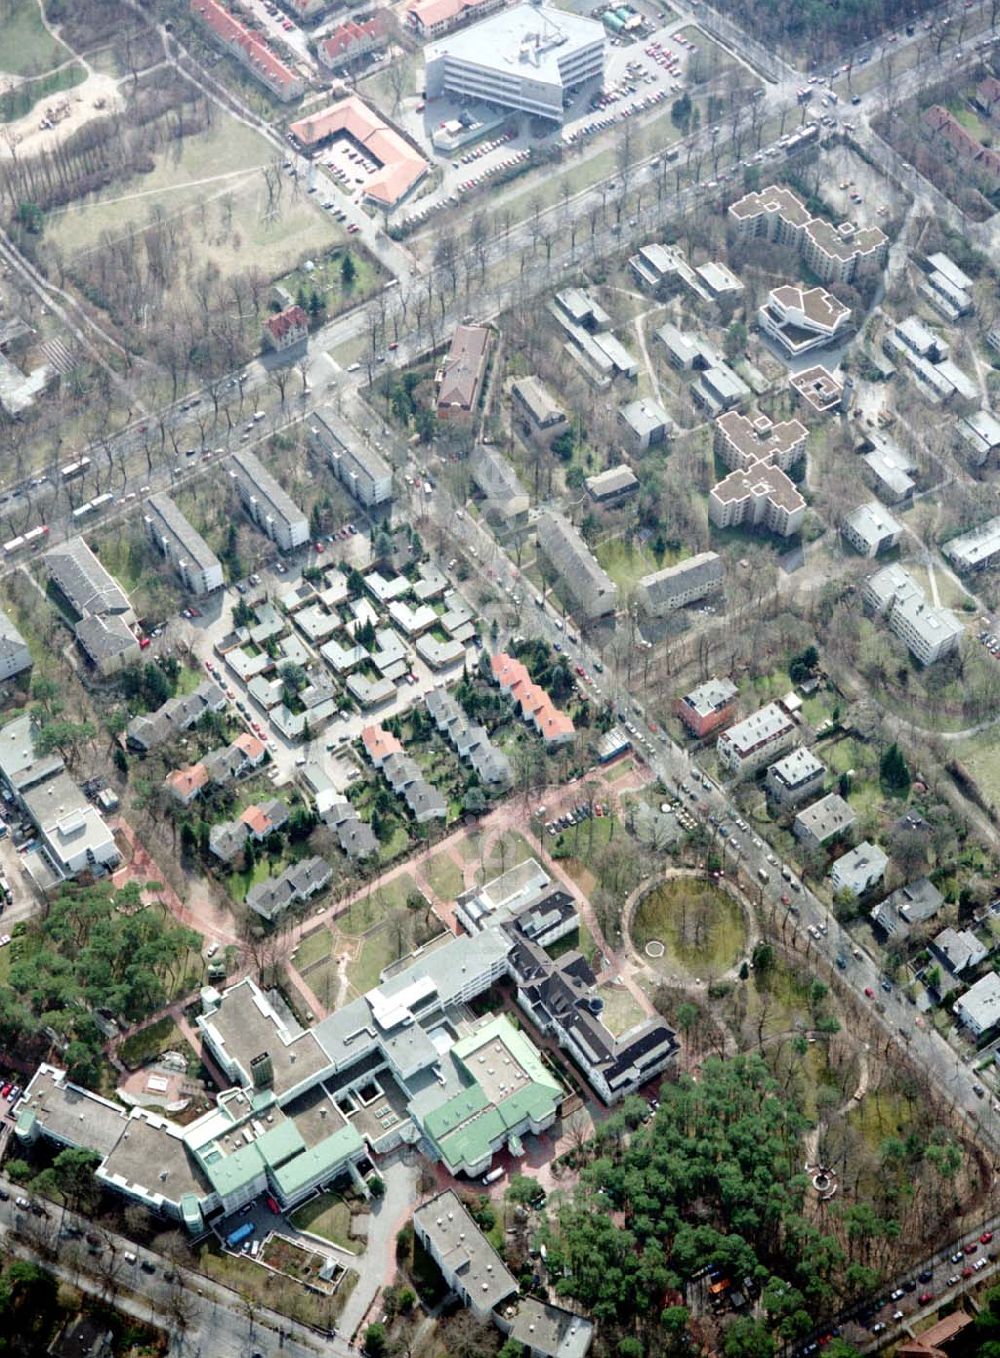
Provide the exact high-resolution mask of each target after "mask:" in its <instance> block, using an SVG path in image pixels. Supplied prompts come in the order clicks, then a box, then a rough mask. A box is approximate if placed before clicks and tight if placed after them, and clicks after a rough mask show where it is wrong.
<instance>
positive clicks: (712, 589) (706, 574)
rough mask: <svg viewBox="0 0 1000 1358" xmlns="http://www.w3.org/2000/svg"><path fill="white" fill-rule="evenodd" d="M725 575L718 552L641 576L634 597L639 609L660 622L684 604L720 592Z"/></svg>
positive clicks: (699, 554)
mask: <svg viewBox="0 0 1000 1358" xmlns="http://www.w3.org/2000/svg"><path fill="white" fill-rule="evenodd" d="M724 578H725V571H724V569H723V565H722V558H721V557H720V556H719V554H718V553H717V552H699V553H698V555H697V556H691V557H688V558H687V560H686V561H679V562H678V563H677V565H676V566H666V567H665V568H664V569H663V570H662V571H654V572H653V573H652V574H651V575H644V576H643V577H642V579H641V580H640V581H639V586H638V589H637V591H636V595H637V598H638V601H639V607H640V608H641V609H642V610H643V612H644V613H647V614H648V615H649V616H650V617H652V618H662V617H665V616H666V615H667V614H668V613H672V612H674V610H675V609H678V608H683V607H684V605H685V604H691V603H695V602H696V601H697V600H698V599H704V598H706V597H707V596H708V595H709V594H714V593H716V592H717V591H718V590H720V589H721V588H722V585H723V580H724Z"/></svg>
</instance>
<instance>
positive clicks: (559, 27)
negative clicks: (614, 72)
mask: <svg viewBox="0 0 1000 1358" xmlns="http://www.w3.org/2000/svg"><path fill="white" fill-rule="evenodd" d="M424 67H425V80H426V89H427V98H428V99H439V98H441V97H442V96H443V95H445V94H450V95H452V96H456V97H458V98H460V99H461V98H464V99H469V100H476V101H478V102H481V103H487V104H493V105H496V106H499V107H500V108H510V109H518V110H520V111H521V112H523V113H530V114H532V115H533V116H535V117H538V118H548V119H551V120H552V121H554V122H561V121H562V118H563V111H564V109H565V108H566V105H567V103H568V102H569V98H570V96H571V95H572V93H573V92H574V91H575V90H578V89H579V88H580V87H581V86H583V85H586V84H588V83H590V82H593V83H594V84H595V86H596V85H597V84H599V82H600V80H601V78H602V77H603V74H604V28H603V26H602V25H601V24H599V23H596V22H595V21H594V20H593V19H584V18H582V17H580V16H579V15H577V14H572V13H569V12H568V11H566V10H557V9H550V8H548V7H547V6H544V5H531V4H522V5H516V6H514V7H513V8H512V9H506V10H501V11H500V12H499V13H497V14H493V15H491V16H490V17H489V18H488V19H484V20H483V21H482V22H481V23H478V24H473V25H472V26H471V27H470V28H466V29H463V30H462V31H460V32H455V33H449V34H448V35H447V36H446V37H443V38H440V39H438V40H437V41H436V42H431V43H429V44H428V45H427V47H425V48H424Z"/></svg>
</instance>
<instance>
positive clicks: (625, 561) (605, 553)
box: [595, 538, 679, 594]
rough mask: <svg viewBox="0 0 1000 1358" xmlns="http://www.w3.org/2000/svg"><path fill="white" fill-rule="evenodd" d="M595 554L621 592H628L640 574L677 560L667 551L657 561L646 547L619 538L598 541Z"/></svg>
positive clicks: (650, 572) (669, 564)
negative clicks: (661, 558)
mask: <svg viewBox="0 0 1000 1358" xmlns="http://www.w3.org/2000/svg"><path fill="white" fill-rule="evenodd" d="M595 555H596V557H597V559H598V561H599V562H600V563H601V565H602V566H603V567H604V569H605V570H606V571H607V573H608V574H609V575H610V576H611V578H612V580H613V581H614V582H615V584H616V585H617V586H618V588H619V589H620V590H621V591H622V593H623V594H630V593H631V592H632V591H633V590H634V589H635V587H636V585H637V584H638V583H639V580H640V579H641V578H642V576H644V575H652V573H653V571H658V570H662V569H663V567H664V566H672V565H673V564H674V561H675V560H679V557H677V556H676V555H675V554H673V553H670V552H667V553H665V555H664V557H663V560H662V561H659V560H657V558H656V557H655V556H654V555H653V553H652V552H651V551H650V550H649V548H648V547H644V546H642V545H641V544H640V543H638V542H625V541H623V539H621V538H611V539H610V540H609V541H607V542H601V543H599V544H598V546H597V550H596V552H595Z"/></svg>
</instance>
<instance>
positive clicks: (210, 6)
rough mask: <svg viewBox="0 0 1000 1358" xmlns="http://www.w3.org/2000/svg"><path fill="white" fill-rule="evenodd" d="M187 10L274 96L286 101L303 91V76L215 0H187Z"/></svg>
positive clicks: (296, 96)
mask: <svg viewBox="0 0 1000 1358" xmlns="http://www.w3.org/2000/svg"><path fill="white" fill-rule="evenodd" d="M190 10H191V14H192V15H193V16H194V18H195V19H197V20H198V21H199V22H200V23H202V24H204V26H205V27H206V28H207V29H208V30H209V32H210V33H211V34H212V36H213V37H214V38H215V39H216V41H217V42H218V43H219V44H220V46H222V47H224V48H225V49H226V51H227V52H229V53H231V55H232V56H234V57H235V58H236V60H237V61H238V62H239V63H240V65H242V66H245V67H246V69H247V70H248V71H249V72H250V74H251V75H252V76H253V77H254V79H255V80H259V81H260V83H261V84H262V85H264V86H266V87H267V89H269V90H270V91H271V93H272V94H273V95H274V97H275V98H276V99H280V100H281V101H282V103H288V102H289V101H290V100H292V99H297V98H298V97H299V95H300V94H302V93H303V91H304V90H305V82H304V81H303V80H302V77H301V76H300V75H297V74H296V72H295V71H293V70H292V69H291V67H290V66H286V65H285V63H284V62H283V61H281V60H279V58H278V57H277V56H276V55H275V54H274V52H273V51H272V50H271V48H270V47H269V46H268V44H267V43H266V42H265V41H264V40H263V39H262V38H260V37H259V36H258V35H257V34H256V33H253V32H251V30H250V29H248V28H246V27H245V26H244V25H243V24H242V23H240V22H239V20H238V19H235V18H234V17H233V15H232V14H230V13H229V11H228V10H227V9H226V8H225V7H224V6H223V5H220V4H218V3H217V0H190Z"/></svg>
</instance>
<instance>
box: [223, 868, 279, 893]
mask: <svg viewBox="0 0 1000 1358" xmlns="http://www.w3.org/2000/svg"><path fill="white" fill-rule="evenodd" d="M283 867H284V864H280V863H279V864H278V865H277V866H276V867H275V868H274V869H272V868H271V864H270V862H269V861H268V859H266V858H258V859H257V861H256V863H254V864H252V865H251V866H250V867H249V868H244V870H243V871H242V872H231V873H230V874H229V876H228V877H227V878H226V885H227V887H228V888H229V894H230V896H232V898H233V900H234V901H243V900H246V895H247V892H248V891H249V890H250V888H251V887H252V886H257V885H258V884H259V883H261V882H266V881H267V879H268V878H269V877H270V876H271V875H272V872H273V875H274V876H278V875H279V874H280V873H281V871H282V869H283Z"/></svg>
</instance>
